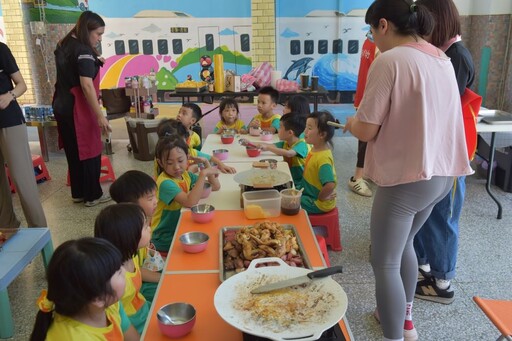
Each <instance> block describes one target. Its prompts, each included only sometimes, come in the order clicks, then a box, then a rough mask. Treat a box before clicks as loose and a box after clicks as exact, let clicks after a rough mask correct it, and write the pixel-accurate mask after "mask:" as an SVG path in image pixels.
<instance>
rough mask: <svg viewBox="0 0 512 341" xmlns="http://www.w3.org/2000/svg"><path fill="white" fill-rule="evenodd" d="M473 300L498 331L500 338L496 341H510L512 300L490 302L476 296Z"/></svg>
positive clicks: (511, 336)
mask: <svg viewBox="0 0 512 341" xmlns="http://www.w3.org/2000/svg"><path fill="white" fill-rule="evenodd" d="M473 300H474V301H475V303H476V304H477V305H478V307H479V308H480V309H482V311H483V312H484V314H485V315H487V317H488V318H489V320H491V322H492V323H493V324H494V326H496V328H498V330H499V331H500V333H501V336H500V337H498V339H497V340H509V341H512V300H490V299H486V298H481V297H478V296H474V297H473Z"/></svg>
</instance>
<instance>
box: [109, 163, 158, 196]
mask: <svg viewBox="0 0 512 341" xmlns="http://www.w3.org/2000/svg"><path fill="white" fill-rule="evenodd" d="M154 190H156V182H155V180H154V179H153V178H152V177H151V176H149V175H147V174H146V173H144V172H141V171H139V170H129V171H127V172H125V173H123V175H121V176H120V177H118V178H117V179H116V181H114V183H113V184H112V185H111V186H110V189H109V192H110V196H111V197H112V199H113V200H114V201H115V202H117V203H121V202H132V203H135V204H136V203H138V200H139V199H140V198H142V197H143V196H145V195H147V194H150V193H152V192H153V191H154Z"/></svg>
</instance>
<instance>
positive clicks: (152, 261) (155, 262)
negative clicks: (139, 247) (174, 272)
mask: <svg viewBox="0 0 512 341" xmlns="http://www.w3.org/2000/svg"><path fill="white" fill-rule="evenodd" d="M142 267H143V268H144V269H148V270H149V271H155V272H156V271H162V270H163V269H164V259H163V257H162V255H161V254H160V252H158V251H157V250H156V249H155V246H154V245H153V244H151V245H149V247H148V248H147V254H146V258H144V263H143V264H142Z"/></svg>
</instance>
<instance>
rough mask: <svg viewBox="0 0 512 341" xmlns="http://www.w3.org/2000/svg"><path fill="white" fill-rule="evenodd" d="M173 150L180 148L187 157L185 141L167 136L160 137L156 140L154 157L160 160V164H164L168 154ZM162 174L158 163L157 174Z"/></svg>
mask: <svg viewBox="0 0 512 341" xmlns="http://www.w3.org/2000/svg"><path fill="white" fill-rule="evenodd" d="M174 148H180V149H181V150H183V151H184V152H185V155H187V156H188V145H187V143H186V142H185V140H183V138H179V137H173V136H168V137H162V138H160V139H159V140H158V142H157V144H156V147H155V157H156V158H157V159H158V160H160V162H162V163H165V162H166V161H167V158H168V157H169V153H170V152H171V150H173V149H174ZM162 172H163V169H162V167H161V166H160V163H158V174H160V173H162Z"/></svg>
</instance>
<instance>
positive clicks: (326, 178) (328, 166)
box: [302, 149, 338, 212]
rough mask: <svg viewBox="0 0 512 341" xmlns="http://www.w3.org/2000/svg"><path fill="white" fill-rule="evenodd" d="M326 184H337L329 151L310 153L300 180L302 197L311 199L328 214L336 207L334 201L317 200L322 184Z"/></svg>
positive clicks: (332, 159)
mask: <svg viewBox="0 0 512 341" xmlns="http://www.w3.org/2000/svg"><path fill="white" fill-rule="evenodd" d="M328 182H334V183H335V184H336V183H337V182H338V181H337V177H336V169H335V168H334V158H333V156H332V152H331V150H330V149H326V150H322V151H320V152H313V151H310V152H309V154H308V156H307V157H306V163H305V165H304V177H303V180H302V186H303V187H304V192H303V193H302V196H303V197H310V198H312V200H313V201H314V203H315V205H316V207H318V208H319V209H320V210H322V211H324V212H329V211H331V210H332V209H334V207H336V199H332V200H323V201H321V200H318V194H319V193H320V191H321V190H322V187H323V186H324V184H326V183H328Z"/></svg>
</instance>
